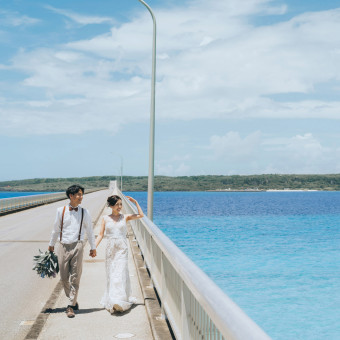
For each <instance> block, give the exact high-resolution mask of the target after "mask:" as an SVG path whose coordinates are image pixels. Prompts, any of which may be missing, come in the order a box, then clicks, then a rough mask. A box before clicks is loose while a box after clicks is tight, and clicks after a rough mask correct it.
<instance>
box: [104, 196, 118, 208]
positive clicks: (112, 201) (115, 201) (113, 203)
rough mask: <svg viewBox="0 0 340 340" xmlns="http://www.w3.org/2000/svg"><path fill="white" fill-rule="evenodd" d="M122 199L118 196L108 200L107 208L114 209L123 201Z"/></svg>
mask: <svg viewBox="0 0 340 340" xmlns="http://www.w3.org/2000/svg"><path fill="white" fill-rule="evenodd" d="M121 200H122V199H121V198H120V197H119V196H117V195H112V196H110V197H108V198H107V206H108V207H113V206H114V205H115V204H116V203H117V202H118V201H121Z"/></svg>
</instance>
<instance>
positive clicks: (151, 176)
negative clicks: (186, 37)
mask: <svg viewBox="0 0 340 340" xmlns="http://www.w3.org/2000/svg"><path fill="white" fill-rule="evenodd" d="M138 1H139V2H141V3H142V4H143V5H144V6H145V7H146V8H147V9H148V11H149V12H150V14H151V17H152V21H153V41H152V74H151V108H150V141H149V176H148V218H149V219H150V220H151V221H152V220H153V187H154V184H153V182H154V158H155V157H154V156H155V87H156V18H155V15H154V14H153V12H152V10H151V8H150V6H149V5H148V4H147V3H145V2H144V1H143V0H138Z"/></svg>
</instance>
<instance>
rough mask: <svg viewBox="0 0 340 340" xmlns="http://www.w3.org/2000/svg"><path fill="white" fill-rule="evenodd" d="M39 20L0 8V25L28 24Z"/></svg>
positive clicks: (33, 23) (15, 25)
mask: <svg viewBox="0 0 340 340" xmlns="http://www.w3.org/2000/svg"><path fill="white" fill-rule="evenodd" d="M39 22H40V20H39V19H36V18H32V17H29V16H27V15H22V14H20V13H18V12H12V11H6V10H1V9H0V26H12V27H17V26H28V25H35V24H37V23H39Z"/></svg>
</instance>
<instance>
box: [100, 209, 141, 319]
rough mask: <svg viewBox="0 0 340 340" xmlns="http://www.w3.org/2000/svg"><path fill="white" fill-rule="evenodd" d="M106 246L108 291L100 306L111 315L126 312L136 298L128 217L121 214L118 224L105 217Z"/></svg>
mask: <svg viewBox="0 0 340 340" xmlns="http://www.w3.org/2000/svg"><path fill="white" fill-rule="evenodd" d="M104 221H105V232H106V236H107V245H106V257H105V265H106V290H105V293H104V296H103V297H102V299H101V301H100V304H101V305H103V306H104V307H105V309H107V310H108V311H110V312H111V313H112V312H113V311H114V309H115V310H118V311H126V310H128V309H129V308H130V307H131V305H132V304H133V303H136V298H135V297H132V296H131V285H130V276H129V268H128V243H127V242H128V240H127V236H126V234H127V227H126V216H124V215H123V214H120V217H119V219H118V221H117V222H115V221H114V220H113V219H112V218H111V217H110V216H104Z"/></svg>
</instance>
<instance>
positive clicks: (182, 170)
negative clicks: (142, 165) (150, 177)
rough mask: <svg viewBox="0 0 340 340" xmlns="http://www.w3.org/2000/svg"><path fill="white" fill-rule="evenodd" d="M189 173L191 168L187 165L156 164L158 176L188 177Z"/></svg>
mask: <svg viewBox="0 0 340 340" xmlns="http://www.w3.org/2000/svg"><path fill="white" fill-rule="evenodd" d="M189 171H190V166H189V165H187V164H185V163H180V164H178V165H174V164H169V163H168V162H166V163H164V162H156V164H155V173H156V175H158V176H186V175H188V174H189Z"/></svg>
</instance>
